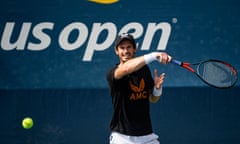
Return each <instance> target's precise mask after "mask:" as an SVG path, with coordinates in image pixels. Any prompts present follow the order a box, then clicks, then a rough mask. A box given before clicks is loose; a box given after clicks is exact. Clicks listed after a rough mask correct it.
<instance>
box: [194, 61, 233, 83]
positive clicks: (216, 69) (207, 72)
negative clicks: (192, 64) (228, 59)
mask: <svg viewBox="0 0 240 144" xmlns="http://www.w3.org/2000/svg"><path fill="white" fill-rule="evenodd" d="M233 70H234V68H232V67H230V66H227V65H225V64H223V63H220V62H211V61H210V62H205V63H202V64H200V65H199V67H198V74H199V75H200V76H201V77H202V79H204V80H205V81H206V82H207V83H209V84H211V85H214V86H217V87H228V86H231V85H233V83H235V81H236V79H237V75H236V71H233Z"/></svg>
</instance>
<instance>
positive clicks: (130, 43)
mask: <svg viewBox="0 0 240 144" xmlns="http://www.w3.org/2000/svg"><path fill="white" fill-rule="evenodd" d="M136 50H137V49H136V43H135V40H134V38H133V36H132V35H130V34H121V35H119V36H118V37H117V38H116V40H115V53H116V54H117V55H118V57H119V59H120V63H125V62H126V61H128V60H129V59H132V58H134V55H135V53H136Z"/></svg>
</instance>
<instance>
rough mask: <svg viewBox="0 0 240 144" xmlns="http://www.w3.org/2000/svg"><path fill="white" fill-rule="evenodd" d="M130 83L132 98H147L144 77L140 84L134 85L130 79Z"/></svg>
mask: <svg viewBox="0 0 240 144" xmlns="http://www.w3.org/2000/svg"><path fill="white" fill-rule="evenodd" d="M129 85H130V87H131V90H132V91H133V93H132V94H131V96H130V100H140V99H146V98H147V92H146V91H144V88H145V81H144V79H143V78H142V79H141V81H140V84H139V85H138V86H136V85H134V84H133V83H132V82H131V81H129Z"/></svg>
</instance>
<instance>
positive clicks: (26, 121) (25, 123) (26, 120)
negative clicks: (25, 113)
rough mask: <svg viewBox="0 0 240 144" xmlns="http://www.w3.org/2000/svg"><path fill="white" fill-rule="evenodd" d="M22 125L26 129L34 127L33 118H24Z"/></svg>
mask: <svg viewBox="0 0 240 144" xmlns="http://www.w3.org/2000/svg"><path fill="white" fill-rule="evenodd" d="M22 126H23V128H25V129H30V128H32V127H33V120H32V118H30V117H26V118H24V119H23V120H22Z"/></svg>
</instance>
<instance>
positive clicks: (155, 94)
mask: <svg viewBox="0 0 240 144" xmlns="http://www.w3.org/2000/svg"><path fill="white" fill-rule="evenodd" d="M161 95H162V87H161V88H160V89H157V88H156V87H154V89H153V96H161Z"/></svg>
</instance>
